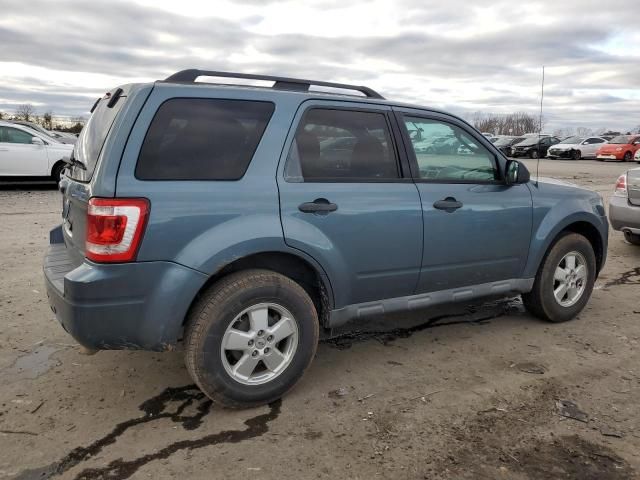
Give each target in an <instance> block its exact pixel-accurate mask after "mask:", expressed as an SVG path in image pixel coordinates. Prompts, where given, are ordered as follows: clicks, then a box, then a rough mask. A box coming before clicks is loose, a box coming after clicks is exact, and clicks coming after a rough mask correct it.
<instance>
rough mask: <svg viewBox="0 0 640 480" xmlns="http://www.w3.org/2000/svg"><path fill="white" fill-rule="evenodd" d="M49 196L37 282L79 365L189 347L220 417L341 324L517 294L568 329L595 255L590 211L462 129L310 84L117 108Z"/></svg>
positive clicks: (119, 103) (247, 401) (197, 87)
mask: <svg viewBox="0 0 640 480" xmlns="http://www.w3.org/2000/svg"><path fill="white" fill-rule="evenodd" d="M199 77H216V78H217V79H220V78H228V77H235V78H240V79H250V80H260V81H262V82H263V83H265V82H269V83H270V84H271V85H270V86H266V87H265V86H262V87H260V86H246V85H244V86H243V85H237V83H238V82H236V84H235V85H228V84H224V83H225V82H227V83H229V82H232V81H231V80H222V81H220V80H218V83H205V82H197V81H196V80H197V79H198V78H199ZM60 190H61V191H62V193H63V205H62V224H61V225H60V226H59V227H57V228H55V229H54V230H52V231H51V234H50V246H49V250H48V252H47V254H46V258H45V260H44V273H45V278H46V283H47V293H48V297H49V302H50V304H51V308H52V309H53V311H54V312H55V314H56V316H57V318H58V320H59V321H60V323H61V324H62V326H63V327H64V328H65V329H66V330H67V331H68V332H69V333H70V334H71V335H73V336H74V337H75V338H76V339H77V341H78V342H79V343H80V344H82V345H83V346H84V347H86V348H88V349H92V350H99V349H145V350H156V351H162V350H171V349H173V348H175V347H176V345H177V344H178V343H179V342H183V344H184V350H185V354H186V364H187V367H188V370H189V372H190V374H191V375H192V377H193V379H194V380H195V382H196V383H197V384H198V386H199V387H200V388H201V389H202V390H203V391H204V392H205V393H206V394H207V395H208V396H209V397H211V399H213V400H214V401H215V402H218V403H220V404H223V405H225V406H230V407H245V406H252V405H259V404H263V403H266V402H270V401H272V400H274V399H277V398H279V397H280V396H282V395H283V394H284V393H285V392H287V391H288V390H289V389H290V388H292V387H293V385H294V384H295V383H296V382H297V381H298V380H299V379H300V377H301V376H302V375H303V373H304V371H305V370H306V369H307V367H308V366H309V364H310V362H311V360H312V358H313V357H314V354H315V351H316V346H317V344H318V336H319V331H320V329H321V328H322V329H331V328H333V327H336V326H339V325H342V324H344V323H345V322H347V321H348V320H351V319H355V318H359V317H366V316H370V315H375V314H382V313H388V312H397V311H406V310H414V309H421V308H424V307H429V306H433V305H437V304H442V303H448V302H466V301H469V300H472V299H476V298H480V297H488V296H496V295H498V296H507V295H512V294H518V293H520V294H522V297H523V300H524V304H525V306H526V307H527V308H528V310H529V311H530V312H531V313H533V314H534V315H536V316H537V317H540V318H542V319H545V320H548V321H552V322H560V321H565V320H569V319H571V318H573V317H574V316H575V315H576V314H578V313H579V312H580V311H581V310H582V308H583V307H584V306H585V304H586V302H587V301H588V299H589V297H590V295H591V291H592V288H593V285H594V281H595V279H596V277H597V275H598V272H599V271H600V270H601V268H602V266H603V264H604V262H605V257H606V251H607V228H608V227H607V219H606V217H605V212H604V208H603V205H602V198H601V197H600V196H599V195H598V194H596V193H594V192H591V191H588V190H583V189H580V188H577V187H576V186H573V185H570V184H565V183H561V182H558V181H551V180H546V181H542V180H539V181H538V180H535V181H534V180H530V179H529V172H528V171H527V169H526V167H525V166H524V165H523V164H521V163H519V162H517V161H513V160H511V161H510V160H507V159H506V158H505V157H504V155H503V154H502V153H500V151H499V150H498V149H497V148H495V147H494V146H493V145H492V144H491V143H490V142H489V141H488V140H487V139H486V138H485V137H483V136H482V135H481V134H480V133H479V132H478V131H476V130H475V129H474V128H472V127H471V126H470V125H469V124H468V123H467V122H465V121H464V120H461V119H460V118H457V117H455V116H453V115H449V114H447V113H444V112H441V111H437V110H433V109H430V108H423V107H419V106H415V105H404V104H400V103H397V102H391V101H387V100H385V99H383V98H382V97H381V96H380V95H379V94H378V93H376V92H375V91H373V90H371V89H369V88H367V87H361V86H353V85H344V84H334V83H327V82H317V81H311V80H300V79H292V78H282V77H271V76H259V75H247V74H230V73H224V72H211V71H201V70H185V71H181V72H178V73H176V74H174V75H172V76H170V77H169V78H167V79H166V80H163V81H157V82H154V83H147V84H131V85H124V86H121V87H119V88H117V89H114V90H113V91H111V92H109V93H107V94H106V95H105V96H104V97H103V98H101V99H99V100H98V101H97V102H96V104H95V105H94V106H93V108H92V115H91V117H90V119H89V121H88V123H87V125H86V126H85V128H84V130H83V131H82V133H81V135H80V138H79V139H78V142H77V144H76V146H75V150H74V154H73V155H72V156H71V158H70V159H69V160H68V168H67V169H66V173H65V175H64V176H63V179H62V181H61V182H60Z"/></svg>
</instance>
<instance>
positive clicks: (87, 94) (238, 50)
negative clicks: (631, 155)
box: [0, 0, 640, 131]
mask: <svg viewBox="0 0 640 480" xmlns="http://www.w3.org/2000/svg"><path fill="white" fill-rule="evenodd" d="M0 12H1V13H0V45H1V46H2V47H1V48H0V111H3V112H11V111H13V110H14V109H15V108H16V107H17V106H18V105H19V104H24V103H31V104H32V105H33V106H34V107H35V109H36V112H37V113H39V114H42V113H44V112H45V111H52V112H53V113H54V115H56V116H67V117H73V116H85V117H86V116H88V115H89V113H88V110H89V108H90V107H91V105H92V104H93V102H94V101H95V99H96V98H97V97H99V96H101V95H102V94H104V92H105V91H107V90H110V89H112V88H113V87H115V86H117V85H119V84H123V83H130V82H143V81H144V82H146V81H153V80H158V79H163V78H165V77H167V76H168V75H170V74H171V73H173V72H176V71H178V70H181V69H184V68H202V69H210V70H222V71H234V72H245V73H264V74H274V75H282V76H292V77H302V78H312V79H316V80H325V81H335V82H344V83H355V84H362V85H367V86H369V87H372V88H374V89H375V90H377V91H379V92H380V93H381V94H382V95H383V96H385V97H386V98H389V99H394V100H399V101H402V102H410V103H416V104H420V105H424V106H429V107H436V108H440V109H444V110H447V111H450V112H452V113H455V114H458V115H462V116H466V117H469V116H471V115H472V114H473V112H484V113H497V114H500V113H511V112H514V111H526V112H529V113H532V114H536V115H537V114H538V112H539V108H540V86H541V69H542V66H543V65H544V66H545V94H544V118H545V130H549V131H552V130H554V129H558V128H577V127H587V128H592V129H599V128H604V127H606V128H609V129H615V130H625V131H626V130H629V129H630V128H633V127H635V126H637V125H640V21H637V20H632V19H635V18H637V17H638V5H637V0H608V1H607V2H602V1H601V0H600V1H595V0H561V1H558V0H543V1H535V0H533V1H517V0H509V1H502V0H495V1H483V0H475V1H473V2H470V1H468V0H446V1H445V0H438V1H433V0H368V1H365V2H358V1H356V0H349V1H347V0H341V1H339V0H297V1H296V0H294V1H287V0H282V1H279V0H264V1H259V0H237V1H234V2H231V1H226V0H220V1H218V0H209V1H194V0H180V1H175V0H173V1H163V0H137V1H129V2H122V1H118V0H110V1H108V2H103V1H101V0H92V1H91V2H86V1H80V2H77V1H69V0H56V1H43V0H29V1H25V0H0Z"/></svg>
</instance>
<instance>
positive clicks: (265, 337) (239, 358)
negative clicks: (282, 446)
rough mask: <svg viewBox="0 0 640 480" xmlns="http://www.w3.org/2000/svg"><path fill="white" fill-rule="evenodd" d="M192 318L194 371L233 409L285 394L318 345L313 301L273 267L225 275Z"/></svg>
mask: <svg viewBox="0 0 640 480" xmlns="http://www.w3.org/2000/svg"><path fill="white" fill-rule="evenodd" d="M187 321H188V323H187V328H186V333H185V360H186V365H187V370H188V371H189V374H190V375H191V377H192V378H193V380H194V381H195V383H196V384H197V385H198V387H200V389H201V390H202V391H203V392H204V393H205V394H206V395H207V396H208V397H209V398H211V400H213V401H214V402H215V403H218V404H221V405H223V406H225V407H229V408H247V407H255V406H258V405H263V404H266V403H270V402H272V401H274V400H277V399H278V398H280V397H282V396H283V395H284V394H285V393H286V392H288V391H289V390H290V389H291V388H292V387H293V386H294V385H295V384H296V383H297V382H298V381H299V380H300V378H301V377H302V375H303V374H304V372H305V371H306V369H307V367H308V366H309V364H310V363H311V361H312V360H313V357H314V355H315V352H316V348H317V346H318V335H319V325H318V315H317V312H316V309H315V306H314V304H313V301H312V300H311V298H310V297H309V295H308V294H307V292H306V291H305V290H304V289H303V288H302V287H301V286H300V285H298V284H297V283H296V282H294V281H293V280H291V279H290V278H288V277H285V276H284V275H280V274H278V273H275V272H272V271H269V270H246V271H242V272H237V273H232V274H230V275H229V276H227V277H224V278H223V279H222V280H220V281H219V282H217V283H215V284H214V285H213V286H212V287H211V288H210V289H209V290H207V291H206V293H204V295H203V296H202V298H201V299H200V300H199V301H198V302H197V304H196V305H195V307H194V308H193V309H192V310H191V312H190V314H189V317H188V320H187Z"/></svg>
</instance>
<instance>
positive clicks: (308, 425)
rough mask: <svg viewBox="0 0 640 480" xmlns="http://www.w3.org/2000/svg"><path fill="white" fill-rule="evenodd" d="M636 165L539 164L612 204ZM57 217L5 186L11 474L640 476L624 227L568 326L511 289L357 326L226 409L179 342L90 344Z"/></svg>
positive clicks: (630, 261) (3, 270)
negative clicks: (81, 341) (67, 317)
mask: <svg viewBox="0 0 640 480" xmlns="http://www.w3.org/2000/svg"><path fill="white" fill-rule="evenodd" d="M529 165H530V166H531V163H530V162H529ZM632 166H636V165H635V164H633V165H632V164H626V165H624V164H619V163H608V164H602V163H598V162H594V161H579V162H571V161H550V160H543V161H542V162H541V165H540V173H541V174H543V175H546V176H552V177H556V178H562V179H568V180H570V181H574V182H575V183H578V184H581V185H584V186H587V187H589V188H592V189H595V190H597V191H599V192H600V193H601V194H603V195H604V196H605V198H606V197H608V195H609V194H610V193H611V191H612V188H613V184H614V182H615V180H616V178H617V177H618V175H619V174H620V173H621V172H622V171H623V170H625V169H626V168H631V167H632ZM532 170H533V171H535V169H532ZM60 210H61V200H60V196H59V194H58V192H57V191H56V190H55V189H54V188H52V187H35V186H33V185H30V186H11V187H3V189H2V190H0V222H1V224H2V229H1V232H2V233H1V235H0V385H1V387H0V452H1V453H0V478H18V479H47V478H51V477H56V478H66V479H96V478H109V479H125V478H154V479H164V478H175V477H181V478H207V479H226V478H229V479H234V480H235V479H256V478H260V479H262V478H264V479H272V478H273V479H300V478H332V479H334V478H353V479H370V478H394V479H396V478H397V479H416V478H418V479H422V478H426V479H432V478H433V479H438V478H443V479H444V478H446V479H458V478H461V479H467V478H468V479H481V478H490V479H500V478H507V479H539V478H571V479H573V478H579V479H598V480H603V479H604V480H607V479H629V478H640V455H638V452H640V408H638V398H639V395H640V349H639V348H638V347H639V342H640V301H639V299H640V248H639V247H634V246H631V245H628V244H626V243H625V242H624V241H623V238H622V235H621V234H620V233H619V232H611V236H610V243H609V258H608V262H607V265H606V268H605V269H604V271H603V272H602V274H601V275H600V278H599V279H598V281H597V284H596V290H595V291H594V294H593V297H592V299H591V301H590V303H589V304H588V306H587V308H586V309H585V311H584V312H583V313H582V314H581V315H580V317H579V318H578V319H576V320H574V321H572V322H569V323H566V324H559V325H553V324H548V323H544V322H541V321H539V320H536V319H534V318H532V317H530V316H529V315H527V314H526V313H524V312H523V310H522V306H521V303H520V302H519V300H518V299H511V300H508V301H496V302H490V303H487V304H483V305H475V306H465V305H461V306H456V307H451V308H448V309H439V310H428V311H423V312H420V313H416V314H412V315H406V314H405V315H397V316H388V317H382V318H377V319H375V320H372V321H369V322H360V323H358V324H351V325H349V326H348V327H346V328H343V329H341V330H340V331H339V332H334V335H335V336H334V337H332V338H330V339H324V340H323V342H322V344H321V345H320V348H319V349H318V354H317V357H316V359H315V361H314V362H313V365H312V366H311V368H310V370H309V372H308V373H307V375H306V376H305V377H304V379H303V381H302V382H301V383H300V384H299V385H298V386H297V387H296V388H295V389H294V390H293V391H292V392H291V393H290V394H289V395H288V396H286V397H285V398H284V399H282V400H281V401H279V402H276V403H274V404H271V405H269V406H267V407H263V408H259V409H255V410H248V411H226V410H221V409H219V408H216V407H212V406H211V404H210V402H209V401H208V400H207V399H206V398H205V397H204V396H203V395H202V394H201V393H200V392H199V391H198V390H197V388H195V386H194V385H192V382H191V380H190V379H189V377H188V375H187V372H186V370H185V367H184V363H183V358H182V354H181V353H180V352H172V353H164V354H154V353H146V352H125V351H118V352H101V353H99V354H97V355H94V356H83V355H81V354H80V353H79V349H78V348H77V346H76V345H75V344H74V341H73V339H72V338H71V337H70V336H68V335H67V334H66V333H65V332H64V330H63V329H62V328H61V327H60V326H59V325H58V323H57V322H56V321H55V319H54V316H53V314H52V313H51V311H50V309H49V307H48V304H47V301H46V295H45V293H44V288H43V279H42V273H41V261H42V255H43V253H44V250H45V248H46V245H47V242H48V232H49V229H50V228H52V227H53V226H55V225H56V224H57V223H59V219H60ZM561 413H562V414H564V415H565V416H563V415H561ZM570 417H574V418H570Z"/></svg>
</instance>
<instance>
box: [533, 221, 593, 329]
mask: <svg viewBox="0 0 640 480" xmlns="http://www.w3.org/2000/svg"><path fill="white" fill-rule="evenodd" d="M571 257H573V258H574V261H573V265H574V267H573V268H572V267H571V263H572V262H571ZM580 266H582V267H583V269H584V270H583V269H580V268H579V267H580ZM563 272H565V273H566V276H564V275H565V273H563ZM563 276H564V280H563V279H562V277H563ZM595 279H596V256H595V253H594V251H593V247H592V246H591V243H590V242H589V240H587V239H586V238H585V237H583V236H582V235H579V234H577V233H566V234H564V235H563V236H562V237H560V238H559V239H558V240H557V241H556V242H555V243H554V244H553V245H552V246H551V248H549V250H548V251H547V254H546V255H545V257H544V259H543V260H542V263H541V265H540V268H539V269H538V273H537V275H536V278H535V281H534V284H533V289H532V290H531V292H529V293H525V294H523V295H522V300H523V302H524V305H525V307H526V308H527V310H528V311H529V312H530V313H532V314H533V315H535V316H536V317H538V318H541V319H543V320H547V321H549V322H566V321H567V320H571V319H572V318H574V317H575V316H576V315H577V314H578V313H580V311H582V309H583V308H584V306H585V305H586V304H587V302H588V301H589V297H590V296H591V292H592V291H593V284H594V283H595ZM565 287H567V288H566V289H565ZM563 289H564V290H563ZM563 292H564V293H563Z"/></svg>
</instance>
